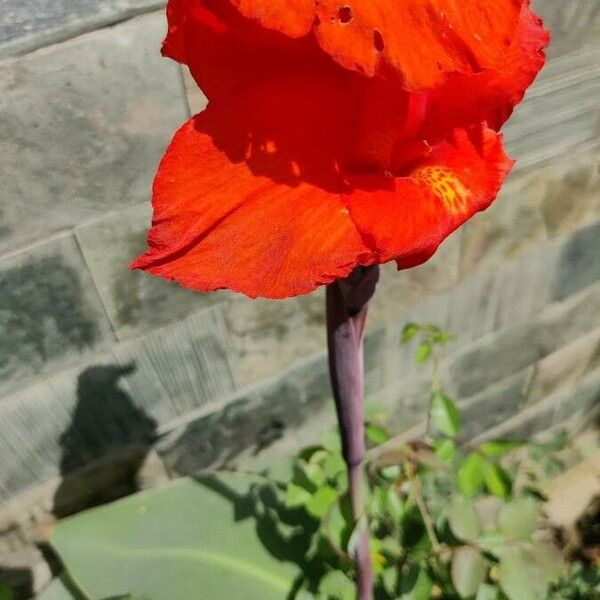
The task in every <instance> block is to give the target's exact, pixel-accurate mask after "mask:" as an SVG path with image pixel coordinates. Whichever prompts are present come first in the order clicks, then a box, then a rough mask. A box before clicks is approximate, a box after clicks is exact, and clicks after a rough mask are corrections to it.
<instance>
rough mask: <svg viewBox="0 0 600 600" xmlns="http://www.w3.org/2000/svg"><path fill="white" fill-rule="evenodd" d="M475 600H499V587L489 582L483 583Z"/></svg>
mask: <svg viewBox="0 0 600 600" xmlns="http://www.w3.org/2000/svg"><path fill="white" fill-rule="evenodd" d="M475 600H498V588H497V587H495V586H493V585H490V584H489V583H482V584H481V585H480V586H479V590H477V596H476V598H475Z"/></svg>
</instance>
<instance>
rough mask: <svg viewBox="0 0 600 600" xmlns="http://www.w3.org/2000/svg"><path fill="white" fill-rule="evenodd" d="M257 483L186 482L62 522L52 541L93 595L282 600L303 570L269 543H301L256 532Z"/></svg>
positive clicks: (237, 479) (239, 478) (229, 479)
mask: <svg viewBox="0 0 600 600" xmlns="http://www.w3.org/2000/svg"><path fill="white" fill-rule="evenodd" d="M255 484H256V480H255V479H254V478H252V477H248V476H244V475H241V474H235V475H228V476H220V477H218V478H217V477H207V478H202V479H198V480H197V481H196V480H189V479H188V480H182V481H180V482H177V483H175V484H173V485H170V486H168V487H165V488H162V489H160V490H156V491H153V492H148V493H142V494H138V495H135V496H131V497H129V498H126V499H124V500H121V501H119V502H116V503H114V504H110V505H108V506H104V507H101V508H98V509H94V510H92V511H89V512H86V513H83V514H81V515H77V516H76V517H72V518H69V519H65V520H64V521H60V522H59V523H57V524H56V525H55V526H54V528H53V530H52V532H51V535H50V539H49V541H50V543H51V545H52V546H53V548H54V549H55V550H56V552H57V553H58V554H59V556H60V558H61V559H62V562H63V564H64V565H65V566H66V568H67V569H68V571H69V573H70V575H71V577H72V579H73V580H75V581H77V584H78V587H80V588H81V589H82V591H83V592H84V594H85V596H86V597H88V598H93V599H100V598H111V597H119V596H122V595H123V592H124V591H130V592H131V593H132V595H134V596H135V597H138V598H141V597H145V598H148V599H150V600H174V599H178V600H183V599H184V598H189V597H190V590H196V592H192V597H199V596H201V597H202V599H203V600H220V599H222V598H226V599H227V600H281V599H282V598H286V597H287V596H288V594H289V592H290V590H291V589H292V586H293V584H294V581H295V579H296V577H297V575H298V572H297V567H295V566H294V564H293V562H292V561H285V560H280V559H278V558H275V557H274V555H273V554H271V552H269V550H267V547H266V546H270V545H274V546H275V547H277V548H281V547H283V548H287V552H294V551H295V548H294V546H293V545H292V544H291V543H289V542H288V544H287V546H286V545H285V544H283V545H282V541H281V538H280V537H279V535H278V534H277V532H275V531H269V530H265V531H263V532H262V536H261V538H262V541H261V539H259V537H258V536H257V535H256V525H257V523H256V520H255V519H254V518H248V516H249V515H253V514H254V512H255V510H256V508H255V499H254V498H253V497H252V496H251V495H250V494H248V490H249V488H250V487H251V486H252V485H255ZM243 515H246V518H244V516H243ZM300 554H302V558H303V555H304V552H302V551H301V550H298V555H299V557H300ZM198 590H200V591H199V592H198Z"/></svg>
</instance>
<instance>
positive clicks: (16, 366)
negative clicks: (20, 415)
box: [0, 235, 114, 404]
mask: <svg viewBox="0 0 600 600" xmlns="http://www.w3.org/2000/svg"><path fill="white" fill-rule="evenodd" d="M0 332H2V333H1V335H0V392H4V393H6V392H7V391H8V390H10V389H12V388H15V387H16V386H18V385H24V384H25V382H27V384H30V383H31V380H32V379H34V378H36V377H38V376H40V375H44V374H46V373H50V372H56V371H58V370H60V369H61V368H64V366H65V365H66V364H68V363H70V362H74V361H79V360H82V359H85V357H87V356H90V355H91V354H93V353H94V352H98V351H99V350H100V349H102V348H106V347H107V346H108V345H109V344H111V343H112V342H113V340H114V338H113V335H112V333H111V331H110V325H109V323H108V319H107V318H106V314H105V312H104V310H103V307H102V305H101V303H100V299H99V297H98V295H97V293H96V288H95V286H94V282H93V281H92V278H91V277H90V276H89V273H88V271H87V269H86V268H85V264H84V261H83V257H82V255H81V252H80V251H79V248H78V246H77V243H76V241H75V239H74V237H73V236H71V235H68V236H61V237H59V238H56V239H55V240H53V241H50V242H48V243H45V244H42V245H39V246H36V247H34V248H31V249H30V250H28V251H25V252H21V253H18V254H13V255H11V256H8V257H6V258H4V259H2V260H0ZM0 404H2V400H0Z"/></svg>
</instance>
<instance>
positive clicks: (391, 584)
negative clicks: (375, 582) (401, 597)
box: [381, 567, 398, 597]
mask: <svg viewBox="0 0 600 600" xmlns="http://www.w3.org/2000/svg"><path fill="white" fill-rule="evenodd" d="M381 580H382V581H383V587H384V588H385V591H386V592H387V593H388V594H389V595H390V596H391V597H395V596H396V588H397V587H398V569H397V568H396V567H388V568H387V569H385V571H384V572H383V574H382V576H381Z"/></svg>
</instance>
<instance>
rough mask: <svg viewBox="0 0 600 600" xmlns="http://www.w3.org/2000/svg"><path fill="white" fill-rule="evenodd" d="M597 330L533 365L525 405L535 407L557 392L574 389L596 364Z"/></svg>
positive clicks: (599, 344) (599, 347)
mask: <svg viewBox="0 0 600 600" xmlns="http://www.w3.org/2000/svg"><path fill="white" fill-rule="evenodd" d="M599 355H600V327H596V328H595V329H593V330H592V331H590V332H589V333H587V334H586V335H583V336H581V337H579V338H577V339H576V340H575V341H574V342H572V343H570V344H567V345H566V346H564V347H562V348H560V349H559V350H557V351H556V352H553V353H552V354H550V355H548V356H546V357H545V358H543V359H542V360H541V361H539V362H538V363H537V364H536V365H535V375H534V377H533V379H532V382H531V386H530V388H529V390H528V404H535V403H536V402H540V401H542V400H543V399H544V398H547V397H548V396H550V395H552V394H554V393H556V392H557V391H558V390H560V389H566V388H573V387H575V386H576V385H577V383H578V382H579V381H580V380H581V379H583V378H584V377H585V376H586V374H587V372H588V371H593V370H594V369H596V368H597V367H598V366H599V365H597V364H596V363H595V358H596V357H597V356H599Z"/></svg>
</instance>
